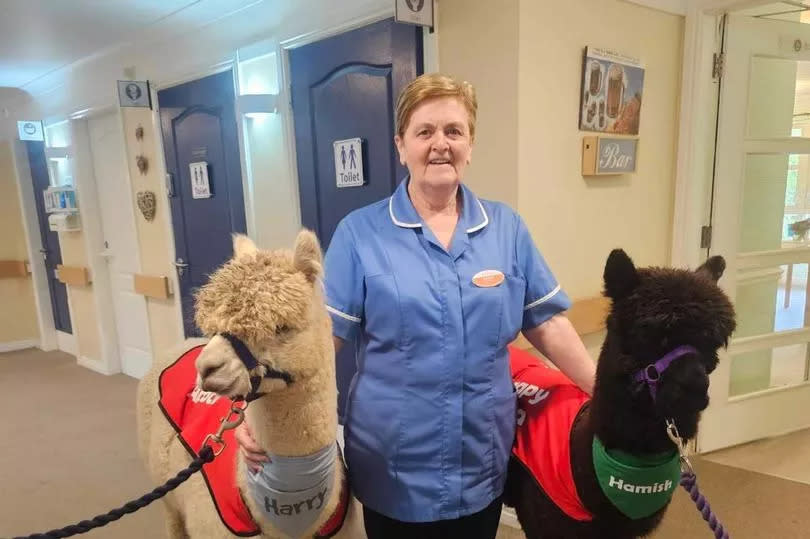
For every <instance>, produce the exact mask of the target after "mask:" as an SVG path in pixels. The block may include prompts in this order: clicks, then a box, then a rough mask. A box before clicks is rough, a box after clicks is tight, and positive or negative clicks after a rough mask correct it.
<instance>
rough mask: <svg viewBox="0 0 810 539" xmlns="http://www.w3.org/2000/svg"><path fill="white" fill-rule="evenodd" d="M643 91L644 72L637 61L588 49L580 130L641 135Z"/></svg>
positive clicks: (585, 62) (583, 70) (584, 65)
mask: <svg viewBox="0 0 810 539" xmlns="http://www.w3.org/2000/svg"><path fill="white" fill-rule="evenodd" d="M643 88H644V69H643V68H642V67H641V63H640V62H639V61H638V60H637V59H635V58H631V57H629V56H624V55H622V54H618V53H616V52H613V51H609V50H607V49H599V48H595V47H587V48H586V49H585V58H584V62H583V68H582V93H581V105H580V112H579V128H580V129H581V130H582V131H599V132H604V133H618V134H622V135H638V125H639V118H640V116H641V96H642V90H643Z"/></svg>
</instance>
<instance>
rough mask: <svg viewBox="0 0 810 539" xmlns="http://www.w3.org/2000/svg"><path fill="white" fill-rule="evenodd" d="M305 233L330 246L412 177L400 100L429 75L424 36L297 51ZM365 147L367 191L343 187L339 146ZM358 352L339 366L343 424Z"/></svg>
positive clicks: (399, 33) (397, 28)
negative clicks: (401, 149)
mask: <svg viewBox="0 0 810 539" xmlns="http://www.w3.org/2000/svg"><path fill="white" fill-rule="evenodd" d="M290 73H291V83H292V99H293V114H294V117H295V143H296V152H297V154H298V155H297V157H298V181H299V192H300V196H301V219H302V222H303V225H304V226H305V227H307V228H311V229H312V230H314V231H315V232H316V233H317V234H318V238H319V239H320V241H321V245H322V246H323V248H324V249H326V248H327V247H328V246H329V241H330V240H331V239H332V234H333V233H334V231H335V228H336V227H337V224H338V222H340V220H341V219H342V218H343V217H344V216H345V215H346V214H348V213H349V212H350V211H352V210H354V209H355V208H360V207H362V206H365V205H367V204H370V203H372V202H374V201H377V200H380V199H382V198H385V197H387V196H389V195H390V194H391V193H392V192H393V191H394V189H395V188H396V185H397V183H398V182H399V180H401V179H402V178H403V177H404V176H405V175H406V174H407V171H406V169H405V168H404V167H402V166H401V165H400V164H399V158H398V156H397V153H396V147H395V146H394V110H395V107H396V99H397V97H398V96H399V92H400V91H401V90H402V88H404V87H405V85H407V84H408V83H409V82H410V81H411V80H413V79H414V78H415V77H416V76H417V75H419V74H421V73H422V29H421V28H419V27H415V26H411V25H405V24H398V23H395V22H394V21H393V20H392V19H391V20H385V21H381V22H378V23H375V24H372V25H369V26H365V27H363V28H359V29H357V30H353V31H351V32H347V33H345V34H341V35H338V36H335V37H332V38H329V39H325V40H323V41H318V42H316V43H312V44H310V45H306V46H303V47H300V48H297V49H293V50H291V51H290ZM351 138H360V139H362V151H363V170H364V176H365V182H366V183H365V185H362V186H359V187H342V188H338V187H337V180H336V176H335V173H336V171H335V159H334V150H333V146H332V143H333V142H334V141H336V140H345V139H351ZM354 372H355V361H354V346H353V345H352V344H351V343H347V345H346V346H345V347H344V349H343V351H342V352H341V354H340V355H339V357H338V358H337V377H338V389H339V399H340V401H339V403H338V406H339V408H338V409H339V410H340V412H341V421H342V417H343V415H342V414H343V410H344V404H345V401H344V399H345V397H346V394H347V393H348V391H347V390H348V386H349V383H350V382H351V379H352V376H353V375H354Z"/></svg>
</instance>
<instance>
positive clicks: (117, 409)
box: [0, 350, 810, 539]
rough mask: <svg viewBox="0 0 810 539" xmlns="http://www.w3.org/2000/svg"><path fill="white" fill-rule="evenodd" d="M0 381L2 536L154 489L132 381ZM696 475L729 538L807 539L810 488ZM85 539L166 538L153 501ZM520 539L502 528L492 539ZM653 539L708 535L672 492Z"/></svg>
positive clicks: (52, 377) (43, 356)
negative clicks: (144, 461) (138, 435)
mask: <svg viewBox="0 0 810 539" xmlns="http://www.w3.org/2000/svg"><path fill="white" fill-rule="evenodd" d="M0 380H1V381H2V382H4V383H5V388H6V389H5V390H3V392H2V394H1V395H2V396H0V456H2V459H1V460H0V487H1V488H2V490H0V537H11V536H14V535H22V534H31V533H34V532H42V531H47V530H49V529H52V528H57V527H62V526H64V525H66V524H69V523H73V522H75V521H78V520H81V519H85V518H89V517H91V516H94V515H96V514H99V513H104V512H106V511H108V510H109V509H111V508H112V507H114V506H117V505H120V504H121V503H123V502H125V501H127V500H129V499H131V498H135V497H137V496H140V495H141V494H142V493H144V492H146V491H148V490H150V489H151V488H152V485H150V484H149V481H148V480H147V477H146V474H145V472H144V471H143V468H142V466H141V463H140V460H139V459H138V456H137V449H136V441H135V414H134V409H135V403H134V401H135V387H136V384H137V382H136V381H135V380H133V379H132V378H128V377H126V376H123V375H117V376H110V377H107V376H102V375H99V374H96V373H93V372H90V371H88V370H86V369H83V368H81V367H78V366H76V365H75V362H74V360H73V358H72V357H70V356H68V355H66V354H62V353H54V352H51V353H43V352H40V351H36V350H28V351H22V352H11V353H4V354H0ZM697 470H698V473H699V479H700V485H701V488H702V489H703V491H704V492H705V494H706V495H707V496H708V498H709V500H710V501H711V503H712V507H713V508H714V509H715V511H716V513H717V514H718V516H719V517H720V518H721V519H722V520H723V521H724V522H725V523H726V525H727V527H728V528H729V529H730V530H731V532H732V537H734V538H735V539H748V538H752V539H753V538H769V539H770V538H781V539H792V538H796V539H798V538H806V537H810V511H808V508H809V507H810V486H808V485H805V484H802V483H798V482H793V481H788V480H784V479H780V478H777V477H772V476H767V475H762V474H759V473H754V472H749V471H745V470H742V469H739V468H732V467H729V466H724V465H721V464H716V463H712V462H708V461H700V462H698V463H697ZM83 537H88V538H90V539H92V538H96V539H98V538H107V537H110V538H116V539H118V538H120V539H135V538H139V539H140V538H157V539H160V538H163V537H165V534H164V531H163V524H162V513H161V508H160V507H159V502H156V504H154V505H153V506H150V507H148V508H146V509H143V510H141V511H139V512H138V513H136V514H134V515H129V516H125V517H124V518H123V519H122V520H120V521H118V522H115V523H113V524H110V525H109V526H107V527H105V528H103V529H100V530H96V531H93V532H90V533H88V534H86V535H84V536H83ZM522 537H523V534H522V533H520V532H519V531H518V530H514V529H511V528H505V527H504V528H503V529H502V530H501V532H500V533H499V535H498V538H499V539H517V538H522ZM654 537H656V538H662V539H675V538H678V539H683V538H700V537H707V538H708V537H710V534H709V532H708V528H706V526H705V524H704V523H703V521H702V520H700V516H699V514H698V513H697V511H696V510H695V508H694V505H692V503H691V501H690V500H689V499H688V497H687V496H686V494H685V493H683V492H679V493H678V495H677V496H676V498H675V501H674V502H673V505H672V506H671V508H670V510H669V512H668V514H667V517H666V519H665V520H664V523H663V525H662V527H661V529H660V531H659V532H658V533H656V534H655V535H654ZM203 539H204V538H203Z"/></svg>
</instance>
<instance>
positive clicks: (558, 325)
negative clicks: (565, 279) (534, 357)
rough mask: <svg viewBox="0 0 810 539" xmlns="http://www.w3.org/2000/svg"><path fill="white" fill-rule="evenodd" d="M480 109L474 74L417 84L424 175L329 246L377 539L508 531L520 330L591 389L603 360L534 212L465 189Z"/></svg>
mask: <svg viewBox="0 0 810 539" xmlns="http://www.w3.org/2000/svg"><path fill="white" fill-rule="evenodd" d="M476 112H477V102H476V98H475V92H474V90H473V88H472V86H471V85H469V84H468V83H460V82H457V81H455V80H454V79H452V78H450V77H446V76H443V75H438V74H430V75H422V76H420V77H418V78H417V79H415V80H414V81H412V82H411V83H410V84H409V85H408V86H407V87H406V88H405V89H404V90H403V92H402V94H401V95H400V97H399V100H398V103H397V111H396V114H397V134H396V137H395V142H396V145H397V149H398V151H399V157H400V161H401V162H402V163H403V164H404V165H405V166H406V167H407V168H408V172H409V176H408V177H407V178H406V179H404V180H403V181H402V182H401V183H400V184H399V187H398V188H397V189H396V191H395V192H394V194H393V195H392V196H391V197H389V198H386V199H384V200H381V201H379V202H376V203H374V204H371V205H369V206H366V207H364V208H360V209H358V210H356V211H354V212H352V213H350V214H349V215H348V216H346V217H345V218H344V219H343V220H342V221H341V223H340V224H339V225H338V227H337V230H336V231H335V234H334V236H333V238H332V241H331V244H330V245H329V249H328V251H327V253H326V260H325V285H326V297H327V309H328V310H329V312H330V314H331V317H332V322H333V333H334V336H335V346H336V348H339V347H340V346H341V345H342V344H343V343H344V342H345V341H351V340H355V341H356V346H357V373H356V375H355V378H354V380H353V381H352V384H351V389H350V390H349V395H348V399H347V410H346V425H345V442H346V446H345V454H346V459H347V464H348V468H349V475H350V480H351V485H352V489H353V492H354V494H355V495H356V496H357V498H358V499H359V500H360V502H362V504H363V507H364V517H365V518H364V519H365V525H366V531H367V533H368V536H369V538H370V539H378V538H379V539H383V538H384V539H396V538H399V537H402V538H406V537H407V538H409V539H410V538H414V537H420V538H432V537H436V538H439V537H441V538H443V539H444V538H446V537H465V538H481V539H492V538H494V537H495V535H496V530H497V527H498V521H499V516H500V510H501V494H502V492H503V487H504V482H505V479H506V468H507V462H508V460H509V454H510V448H511V445H512V441H513V437H514V426H515V396H514V393H513V389H512V380H511V377H510V371H509V360H508V357H507V348H506V346H507V344H509V343H510V342H511V341H512V340H514V339H515V337H516V336H517V334H518V332H520V331H522V332H523V334H524V335H525V337H526V338H527V339H528V340H529V342H531V343H532V345H534V346H535V347H536V348H537V349H538V350H540V351H541V352H542V353H543V354H544V355H545V356H546V357H548V358H549V359H550V360H551V361H552V362H554V363H555V364H556V365H557V366H558V367H559V368H560V369H561V370H562V371H563V372H564V373H565V374H567V375H568V376H569V377H570V378H571V379H572V380H574V381H575V382H576V383H577V384H578V385H580V387H582V388H583V389H584V390H586V391H588V392H591V391H592V385H593V380H594V372H595V368H594V364H593V362H592V360H591V359H590V357H589V355H588V353H587V351H586V350H585V347H584V346H583V344H582V342H581V340H580V339H579V337H578V336H577V334H576V332H575V331H574V329H573V327H572V326H571V324H570V322H569V321H568V319H567V318H565V317H564V316H562V315H561V313H562V312H563V311H565V310H566V309H567V308H568V307H569V306H570V301H569V299H568V297H567V296H566V295H565V293H564V292H563V291H562V290H561V288H560V285H559V284H558V282H557V280H556V279H555V278H554V276H553V275H552V273H551V271H550V270H549V268H548V266H547V265H546V263H545V261H544V260H543V258H542V256H541V255H540V253H539V252H538V250H537V248H536V247H535V245H534V243H533V241H532V238H531V236H530V234H529V231H528V229H527V228H526V225H525V224H524V223H523V220H522V219H521V218H520V216H518V215H517V214H516V213H515V212H514V211H512V210H511V209H510V208H509V207H507V206H506V205H504V204H501V203H498V202H491V201H488V200H482V199H479V198H478V197H477V196H476V195H475V194H474V193H473V192H472V191H471V190H470V189H469V188H467V187H466V186H465V185H464V184H463V183H462V180H463V178H464V170H465V168H466V167H467V165H468V164H469V163H470V158H471V154H472V147H473V141H474V139H475V119H476ZM492 181H497V179H496V178H493V180H492ZM238 434H239V436H238V439H239V441H240V443H241V444H242V446H243V449H245V453H246V454H247V458H248V460H249V461H251V460H252V461H253V466H254V467H255V466H257V465H258V462H259V461H260V460H261V457H260V456H259V455H256V454H251V450H256V449H258V448H256V447H255V445H254V444H252V441H251V440H250V438H249V433H246V432H245V430H244V429H242V431H241V432H240V433H238Z"/></svg>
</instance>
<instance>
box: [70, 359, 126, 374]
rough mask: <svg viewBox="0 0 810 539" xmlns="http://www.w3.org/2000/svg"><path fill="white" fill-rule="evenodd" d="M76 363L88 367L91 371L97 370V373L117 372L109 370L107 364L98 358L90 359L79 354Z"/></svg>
mask: <svg viewBox="0 0 810 539" xmlns="http://www.w3.org/2000/svg"><path fill="white" fill-rule="evenodd" d="M76 363H77V364H78V365H79V366H80V367H84V368H86V369H90V370H91V371H94V372H97V373H99V374H103V375H105V376H109V375H111V374H118V373H114V372H110V370H109V369H108V368H107V366H106V365H105V364H104V363H103V362H101V361H99V360H96V359H90V358H86V357H84V356H79V358H78V359H77V360H76Z"/></svg>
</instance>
